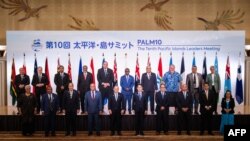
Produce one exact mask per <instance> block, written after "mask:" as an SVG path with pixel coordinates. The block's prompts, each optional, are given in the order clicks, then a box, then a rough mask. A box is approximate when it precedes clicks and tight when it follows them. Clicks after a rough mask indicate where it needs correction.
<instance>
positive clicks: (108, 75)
mask: <svg viewBox="0 0 250 141" xmlns="http://www.w3.org/2000/svg"><path fill="white" fill-rule="evenodd" d="M97 80H98V87H99V90H100V92H101V94H102V104H103V106H102V110H103V108H104V104H105V101H106V99H108V98H109V95H110V94H111V93H112V88H113V82H114V73H113V70H111V69H110V68H108V62H106V61H105V62H103V65H102V68H101V69H99V70H98V73H97Z"/></svg>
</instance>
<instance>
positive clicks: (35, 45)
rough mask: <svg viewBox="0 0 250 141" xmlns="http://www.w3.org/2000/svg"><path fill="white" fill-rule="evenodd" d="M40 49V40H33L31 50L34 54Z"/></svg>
mask: <svg viewBox="0 0 250 141" xmlns="http://www.w3.org/2000/svg"><path fill="white" fill-rule="evenodd" d="M41 49H42V44H41V41H40V39H35V40H33V43H32V50H33V51H35V52H39V51H40V50H41Z"/></svg>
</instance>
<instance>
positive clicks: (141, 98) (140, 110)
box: [133, 84, 147, 136]
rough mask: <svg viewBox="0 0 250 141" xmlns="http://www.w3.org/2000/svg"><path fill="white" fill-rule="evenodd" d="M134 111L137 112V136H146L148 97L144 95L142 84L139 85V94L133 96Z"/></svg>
mask: <svg viewBox="0 0 250 141" xmlns="http://www.w3.org/2000/svg"><path fill="white" fill-rule="evenodd" d="M133 110H134V112H135V130H136V133H135V135H136V136H137V135H142V136H143V135H144V133H143V130H144V118H145V114H147V112H146V110H147V97H146V96H145V94H144V93H143V88H142V85H141V84H138V85H137V93H135V94H134V96H133Z"/></svg>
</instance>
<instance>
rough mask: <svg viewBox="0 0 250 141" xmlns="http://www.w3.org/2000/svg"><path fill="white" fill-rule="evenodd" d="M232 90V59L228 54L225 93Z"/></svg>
mask: <svg viewBox="0 0 250 141" xmlns="http://www.w3.org/2000/svg"><path fill="white" fill-rule="evenodd" d="M227 90H230V91H231V75H230V61H229V56H227V64H226V72H225V83H224V93H225V92H226V91H227Z"/></svg>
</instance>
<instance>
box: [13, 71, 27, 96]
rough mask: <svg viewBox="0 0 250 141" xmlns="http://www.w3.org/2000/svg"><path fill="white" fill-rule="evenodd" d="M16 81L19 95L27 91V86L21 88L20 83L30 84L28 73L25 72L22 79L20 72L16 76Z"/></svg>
mask: <svg viewBox="0 0 250 141" xmlns="http://www.w3.org/2000/svg"><path fill="white" fill-rule="evenodd" d="M14 83H15V86H16V93H17V94H19V95H20V94H23V93H25V88H24V87H23V88H19V85H20V84H23V85H24V86H26V85H29V84H30V77H29V76H28V75H26V74H24V75H23V79H22V78H21V75H20V74H18V75H16V77H15V82H14Z"/></svg>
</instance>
